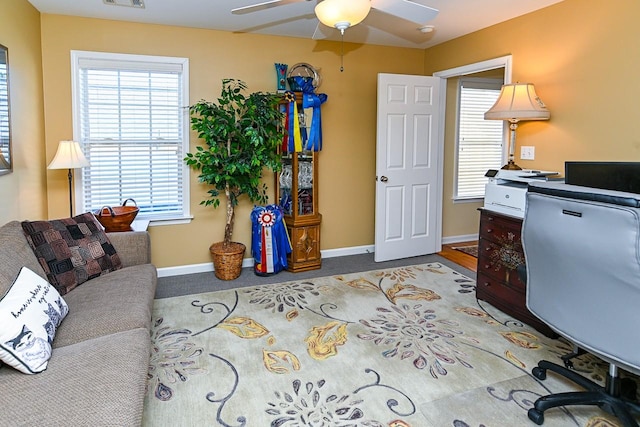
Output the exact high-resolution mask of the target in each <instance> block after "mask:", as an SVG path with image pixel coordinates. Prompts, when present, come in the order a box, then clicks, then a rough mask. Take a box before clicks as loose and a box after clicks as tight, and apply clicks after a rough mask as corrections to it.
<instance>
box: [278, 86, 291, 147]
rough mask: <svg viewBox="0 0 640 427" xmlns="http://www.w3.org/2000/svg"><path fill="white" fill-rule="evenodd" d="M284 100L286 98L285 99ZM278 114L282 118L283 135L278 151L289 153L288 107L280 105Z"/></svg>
mask: <svg viewBox="0 0 640 427" xmlns="http://www.w3.org/2000/svg"><path fill="white" fill-rule="evenodd" d="M285 99H286V98H285ZM280 112H281V113H282V114H283V116H284V135H283V136H282V145H281V146H280V151H281V152H282V153H286V152H287V151H289V113H288V106H287V105H285V104H281V105H280Z"/></svg>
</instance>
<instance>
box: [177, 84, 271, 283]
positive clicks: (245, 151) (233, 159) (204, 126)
mask: <svg viewBox="0 0 640 427" xmlns="http://www.w3.org/2000/svg"><path fill="white" fill-rule="evenodd" d="M246 89H247V86H246V84H245V83H244V82H243V81H241V80H235V79H223V80H222V92H221V94H220V97H219V98H218V100H217V102H208V101H205V100H201V101H199V102H198V103H196V104H194V105H192V106H190V107H189V111H190V113H191V128H192V129H193V130H195V131H196V132H197V133H198V137H199V138H201V139H202V140H204V142H205V143H206V144H205V146H197V147H196V151H195V152H194V153H187V155H186V157H185V159H184V160H185V162H186V164H187V165H189V166H190V167H192V168H194V169H195V170H198V171H199V172H200V175H199V176H198V179H199V181H200V182H203V183H206V184H209V185H211V186H212V187H213V188H212V189H210V190H209V191H208V197H207V198H206V199H205V200H203V201H201V202H200V204H201V205H205V206H213V207H214V208H217V207H218V206H219V205H220V198H221V197H222V195H223V194H224V196H225V199H226V208H227V221H226V224H225V228H224V240H223V241H222V242H217V243H214V244H213V245H211V247H210V248H209V250H210V252H211V254H212V256H213V264H214V270H215V275H216V277H218V278H219V279H222V280H233V279H235V278H237V277H238V276H239V275H240V272H241V271H242V260H243V257H244V251H245V249H246V247H245V245H244V244H242V243H239V242H233V241H232V236H233V226H234V221H235V207H236V206H237V205H238V202H239V199H240V197H241V196H243V195H246V196H247V197H248V198H249V199H250V200H251V201H252V202H253V203H256V202H258V203H261V204H264V203H266V202H267V198H268V196H267V186H266V184H264V183H263V182H262V181H261V178H262V172H263V170H264V168H267V169H270V170H273V171H277V170H279V169H280V167H281V163H280V159H279V156H278V153H277V147H278V145H279V144H281V143H282V138H283V126H282V113H281V112H280V109H279V108H278V103H279V102H280V97H279V95H276V94H270V93H264V92H254V93H251V94H249V95H245V93H244V92H245V90H246Z"/></svg>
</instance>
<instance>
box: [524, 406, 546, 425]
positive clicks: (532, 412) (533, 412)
mask: <svg viewBox="0 0 640 427" xmlns="http://www.w3.org/2000/svg"><path fill="white" fill-rule="evenodd" d="M527 416H528V417H529V419H530V420H531V421H533V422H534V423H536V424H538V425H539V426H541V425H542V423H544V413H543V412H542V411H538V410H537V409H536V408H531V409H529V411H527Z"/></svg>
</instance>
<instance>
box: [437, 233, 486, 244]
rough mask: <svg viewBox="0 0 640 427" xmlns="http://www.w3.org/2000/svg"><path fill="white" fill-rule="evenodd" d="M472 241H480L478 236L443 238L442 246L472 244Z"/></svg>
mask: <svg viewBox="0 0 640 427" xmlns="http://www.w3.org/2000/svg"><path fill="white" fill-rule="evenodd" d="M472 240H478V234H465V235H462V236H449V237H443V238H442V244H443V245H450V244H452V243H460V242H470V241H472Z"/></svg>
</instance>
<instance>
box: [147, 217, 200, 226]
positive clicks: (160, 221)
mask: <svg viewBox="0 0 640 427" xmlns="http://www.w3.org/2000/svg"><path fill="white" fill-rule="evenodd" d="M145 219H146V220H148V221H149V227H158V226H164V225H179V224H189V223H190V222H191V221H192V220H193V217H192V216H191V215H189V216H180V217H174V218H145Z"/></svg>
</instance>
